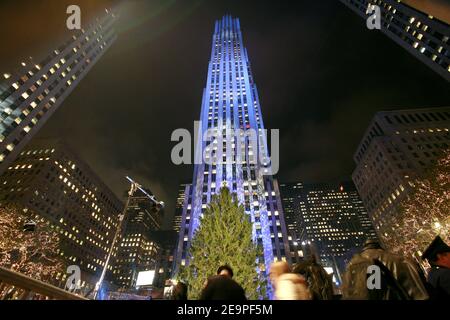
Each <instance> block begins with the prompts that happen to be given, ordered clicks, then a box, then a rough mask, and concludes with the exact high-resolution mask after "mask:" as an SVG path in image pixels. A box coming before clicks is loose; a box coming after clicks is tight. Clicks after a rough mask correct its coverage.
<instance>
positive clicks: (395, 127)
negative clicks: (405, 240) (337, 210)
mask: <svg viewBox="0 0 450 320" xmlns="http://www.w3.org/2000/svg"><path fill="white" fill-rule="evenodd" d="M449 130H450V107H443V108H428V109H411V110H398V111H384V112H378V113H377V114H376V115H375V117H374V118H373V120H372V121H371V123H370V125H369V127H368V128H367V130H366V133H365V134H364V137H363V139H362V140H361V143H360V144H359V146H358V149H357V150H356V152H355V155H354V160H355V162H356V169H355V171H354V172H353V175H352V178H353V181H354V182H355V185H356V187H357V189H358V191H359V194H360V195H361V198H362V200H363V202H364V204H365V207H366V208H367V210H368V213H369V216H370V218H371V219H372V221H373V223H374V226H375V229H376V230H377V232H378V235H379V236H380V239H382V240H383V238H384V236H385V234H386V235H388V234H389V233H391V232H396V229H395V227H394V226H393V225H392V224H391V223H392V218H393V217H395V215H396V214H398V208H399V202H400V201H401V200H402V199H403V198H404V197H405V196H406V195H407V194H408V193H409V192H411V191H412V190H413V183H412V179H414V178H417V177H419V176H420V175H421V174H422V173H424V171H425V170H427V168H429V167H430V166H432V165H433V164H434V163H435V162H436V160H437V159H438V158H439V157H440V155H441V153H442V151H443V150H445V149H448V148H449V147H450V132H449Z"/></svg>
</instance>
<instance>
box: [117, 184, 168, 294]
mask: <svg viewBox="0 0 450 320" xmlns="http://www.w3.org/2000/svg"><path fill="white" fill-rule="evenodd" d="M152 196H153V194H152V192H151V191H150V190H148V189H145V188H139V189H137V190H136V192H135V193H134V194H133V196H132V197H131V198H130V202H129V205H128V207H127V212H126V214H125V220H124V223H123V227H122V231H121V232H122V233H121V238H120V241H119V244H118V247H117V251H116V254H115V257H116V259H115V264H114V271H113V273H114V278H115V279H116V280H115V282H116V283H117V284H118V285H119V286H120V287H122V288H125V289H134V288H136V285H137V279H138V275H139V272H142V271H156V269H157V268H158V261H159V255H160V254H161V249H162V247H161V245H160V244H159V243H158V241H157V237H156V232H157V231H159V230H161V222H162V216H163V214H162V211H161V207H159V206H158V204H157V203H156V202H155V201H153V200H152V199H151V197H152Z"/></svg>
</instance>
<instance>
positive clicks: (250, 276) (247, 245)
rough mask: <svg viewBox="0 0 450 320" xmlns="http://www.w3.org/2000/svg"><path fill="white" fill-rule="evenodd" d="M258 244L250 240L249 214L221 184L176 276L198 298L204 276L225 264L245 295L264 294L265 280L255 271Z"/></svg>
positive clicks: (208, 275) (203, 282)
mask: <svg viewBox="0 0 450 320" xmlns="http://www.w3.org/2000/svg"><path fill="white" fill-rule="evenodd" d="M259 254H260V250H259V248H258V247H257V246H256V245H255V243H254V242H253V241H252V223H251V221H250V216H249V215H247V214H246V213H245V211H244V207H243V206H242V205H239V203H238V201H237V199H236V196H235V195H234V194H231V193H230V190H229V189H228V188H225V187H224V188H222V189H221V191H220V193H219V194H217V195H215V196H214V197H213V199H212V201H211V202H210V204H209V205H208V207H207V208H206V210H205V212H204V215H203V217H202V219H201V223H200V226H199V228H198V229H197V230H196V232H195V234H194V237H193V239H192V243H191V246H190V249H189V252H188V256H189V258H188V260H189V265H188V267H186V268H183V269H182V271H181V272H180V276H179V278H180V279H181V280H183V281H185V282H186V283H187V284H188V288H189V291H188V294H189V298H190V299H198V298H199V296H200V293H201V290H202V289H203V287H204V286H205V284H206V281H207V279H208V277H210V276H213V275H215V274H216V271H217V268H218V267H219V266H221V265H224V264H227V265H229V266H231V267H232V268H233V271H234V277H233V279H234V280H236V282H237V283H239V284H240V285H241V286H242V287H243V288H244V290H245V292H246V295H247V298H249V299H261V298H265V287H266V284H265V280H264V279H262V277H261V276H260V275H259V274H258V272H257V259H258V256H259Z"/></svg>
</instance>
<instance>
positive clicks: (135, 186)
mask: <svg viewBox="0 0 450 320" xmlns="http://www.w3.org/2000/svg"><path fill="white" fill-rule="evenodd" d="M126 178H127V180H128V181H129V182H130V184H131V185H130V190H129V191H128V197H127V201H126V203H125V207H124V209H123V212H122V214H121V215H119V224H118V226H117V230H116V233H115V234H114V238H113V241H112V243H111V247H110V248H109V251H108V257H107V258H106V262H105V265H104V266H103V271H102V274H101V276H100V279H99V281H98V282H97V283H96V285H95V290H94V300H96V299H97V296H98V293H99V292H100V289H101V287H102V284H103V280H104V279H105V275H106V271H107V270H108V266H109V262H110V260H111V256H112V253H113V250H114V246H115V245H116V242H117V239H118V238H119V235H120V233H121V231H122V225H123V221H124V220H125V215H126V213H127V211H128V206H129V205H130V201H131V198H132V197H133V195H134V193H135V192H136V190H138V189H139V190H140V191H142V192H143V193H144V194H145V195H146V196H147V197H148V198H149V199H150V200H152V201H153V202H154V203H155V204H156V205H157V206H158V207H160V208H162V207H164V203H163V202H162V201H157V200H156V198H155V196H153V195H149V194H148V193H147V192H146V191H145V190H144V189H143V188H142V186H141V185H140V184H139V183H137V182H136V181H134V180H133V179H131V178H130V177H126Z"/></svg>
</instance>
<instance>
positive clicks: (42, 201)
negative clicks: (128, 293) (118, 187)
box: [0, 140, 123, 293]
mask: <svg viewBox="0 0 450 320" xmlns="http://www.w3.org/2000/svg"><path fill="white" fill-rule="evenodd" d="M3 204H14V205H17V206H18V207H19V208H21V209H23V212H24V213H25V214H26V215H27V216H28V217H29V218H30V219H32V220H33V221H35V222H36V223H37V225H38V226H39V225H40V224H41V223H43V222H48V223H49V224H50V225H51V226H52V227H53V228H54V229H55V230H56V232H58V233H59V234H60V239H61V247H60V249H58V250H59V252H58V253H59V254H60V255H61V257H62V258H63V259H65V261H66V263H67V265H78V266H80V268H81V272H82V275H81V277H82V281H81V283H80V285H81V290H82V292H84V293H87V292H90V291H92V290H93V289H94V287H95V284H96V283H97V281H98V279H99V277H100V274H101V272H102V269H103V266H104V263H105V260H106V257H107V254H108V250H109V247H110V245H111V242H112V240H113V237H114V232H115V230H116V228H117V226H118V223H119V219H118V216H119V214H120V212H122V210H123V203H122V202H121V201H120V200H119V199H118V198H117V196H116V195H114V193H113V192H112V191H111V190H110V189H109V187H108V186H106V185H105V184H104V183H103V182H102V180H101V179H100V178H99V177H98V176H97V175H96V174H95V172H93V171H92V169H91V168H90V167H89V166H88V165H87V164H86V162H85V161H83V160H82V159H81V158H80V157H79V156H78V155H77V154H76V152H74V151H73V150H72V148H70V147H69V146H68V145H67V144H66V143H64V142H62V141H60V140H38V141H33V143H31V144H30V145H29V146H27V147H26V149H25V150H23V151H22V152H21V153H20V154H19V156H18V157H17V158H16V160H15V161H14V162H13V163H12V164H11V165H10V166H9V167H8V169H7V170H6V171H5V172H4V173H3V174H2V175H1V176H0V206H1V205H3ZM111 270H112V269H111V266H110V267H109V268H108V271H109V272H108V273H107V277H106V279H107V280H108V281H109V280H112V278H111V274H110V271H111ZM66 276H67V275H66V274H60V275H58V278H57V279H56V280H59V281H61V285H62V286H64V284H65V281H64V280H65V277H66Z"/></svg>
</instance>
